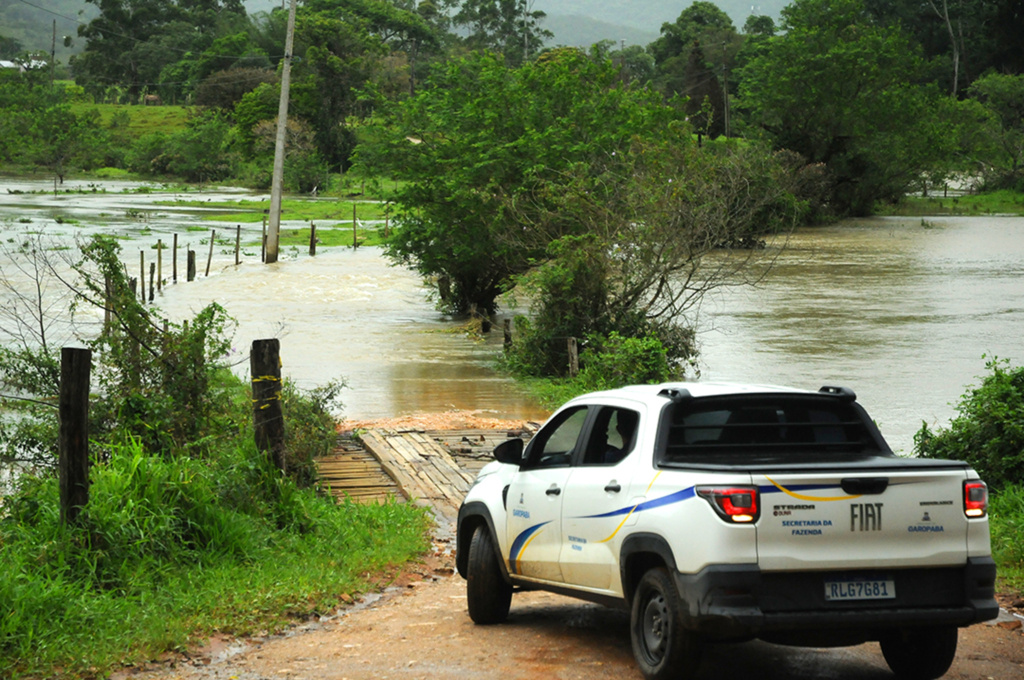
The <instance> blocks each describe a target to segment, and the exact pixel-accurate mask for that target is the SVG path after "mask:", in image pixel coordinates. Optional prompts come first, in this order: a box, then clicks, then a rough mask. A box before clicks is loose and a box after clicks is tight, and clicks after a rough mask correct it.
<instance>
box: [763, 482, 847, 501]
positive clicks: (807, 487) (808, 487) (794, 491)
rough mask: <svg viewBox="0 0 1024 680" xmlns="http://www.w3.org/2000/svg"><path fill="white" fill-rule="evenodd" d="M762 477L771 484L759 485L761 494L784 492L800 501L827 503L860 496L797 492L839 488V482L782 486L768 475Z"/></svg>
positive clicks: (840, 486)
mask: <svg viewBox="0 0 1024 680" xmlns="http://www.w3.org/2000/svg"><path fill="white" fill-rule="evenodd" d="M764 478H765V479H767V480H768V481H769V482H771V483H772V485H771V486H759V487H758V488H757V490H758V491H760V492H761V494H762V495H764V494H769V493H784V494H786V495H787V496H791V497H792V498H796V499H797V500H801V501H814V502H818V503H828V502H831V501H848V500H853V499H854V498H860V494H856V495H847V496H808V495H805V494H802V493H798V492H800V491H820V490H822V489H841V488H843V487H842V485H841V484H794V485H792V486H788V487H786V486H782V485H781V484H779V483H778V482H776V481H775V480H774V479H772V478H771V477H769V476H768V475H765V476H764Z"/></svg>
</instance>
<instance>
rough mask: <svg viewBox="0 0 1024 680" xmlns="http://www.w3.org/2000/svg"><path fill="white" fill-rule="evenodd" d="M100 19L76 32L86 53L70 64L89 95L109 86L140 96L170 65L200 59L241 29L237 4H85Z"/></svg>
mask: <svg viewBox="0 0 1024 680" xmlns="http://www.w3.org/2000/svg"><path fill="white" fill-rule="evenodd" d="M87 1H88V2H90V3H91V4H94V5H96V7H97V8H98V9H99V10H100V15H99V16H98V17H97V18H95V19H93V20H92V21H90V22H89V23H88V24H86V25H83V26H80V27H79V29H78V34H79V36H81V37H83V38H85V39H86V43H85V50H84V51H83V52H82V53H81V54H80V55H77V56H76V58H75V59H74V61H73V62H72V67H73V69H74V72H75V77H76V80H77V81H78V82H79V84H82V85H84V86H85V87H86V88H87V89H88V90H90V91H91V92H93V93H97V94H98V93H101V92H103V90H104V89H105V88H106V87H107V86H109V85H110V84H112V83H118V84H121V85H123V86H125V87H127V88H128V89H129V90H130V92H131V93H132V95H134V96H138V95H139V94H140V93H141V92H142V90H143V88H146V87H155V86H156V85H157V84H158V83H160V82H165V83H166V82H167V81H166V80H161V73H162V72H163V71H164V69H165V68H167V67H168V66H169V65H172V64H175V63H177V62H180V61H181V60H183V59H185V58H189V57H192V56H194V55H196V54H201V53H202V52H203V51H204V50H205V49H207V48H208V47H210V45H211V44H212V43H213V41H214V39H215V38H217V37H218V35H221V34H223V33H232V32H235V31H234V30H233V29H235V28H237V27H238V26H239V25H244V23H245V9H244V7H243V6H242V3H241V1H240V0H87Z"/></svg>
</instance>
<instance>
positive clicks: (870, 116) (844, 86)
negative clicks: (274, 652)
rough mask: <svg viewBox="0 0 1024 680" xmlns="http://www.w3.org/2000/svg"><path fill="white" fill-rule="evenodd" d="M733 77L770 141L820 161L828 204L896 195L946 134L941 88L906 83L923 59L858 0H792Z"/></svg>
mask: <svg viewBox="0 0 1024 680" xmlns="http://www.w3.org/2000/svg"><path fill="white" fill-rule="evenodd" d="M782 14H783V28H784V30H785V33H784V34H783V35H779V36H776V37H774V38H770V39H769V40H768V41H767V42H766V43H765V45H764V47H763V51H761V52H760V53H759V54H758V55H757V56H756V57H754V58H753V59H751V61H750V62H749V64H748V65H747V66H746V67H745V68H744V69H743V71H742V73H741V74H740V76H741V78H742V82H741V86H740V88H741V89H740V92H741V98H742V104H743V106H744V107H745V108H746V109H747V110H748V112H749V118H750V122H751V123H752V124H754V125H757V126H759V127H760V128H761V129H762V130H763V131H764V132H765V133H767V135H768V137H769V138H770V139H771V140H772V142H773V143H774V144H775V146H776V147H777V148H783V149H790V150H792V151H796V152H798V153H800V154H801V155H803V156H804V157H805V158H806V159H807V160H808V162H810V163H812V164H813V163H823V164H825V166H826V167H827V169H828V173H829V178H830V183H831V191H830V194H831V204H832V209H833V210H834V211H835V212H837V213H839V214H855V215H865V214H869V213H870V212H871V211H872V210H873V207H874V203H875V201H879V200H892V201H895V200H899V199H900V197H902V195H903V194H904V193H905V192H906V191H907V189H908V187H910V186H911V185H913V184H915V183H917V182H918V181H919V179H920V176H921V174H922V173H923V172H924V171H926V170H928V169H929V168H930V166H932V165H933V164H934V163H936V162H937V161H938V160H940V159H942V158H944V157H947V156H950V155H952V150H951V144H952V140H951V139H950V138H949V136H948V135H946V134H945V131H944V130H943V129H942V125H941V124H940V120H939V119H938V118H937V115H936V111H937V109H938V106H937V104H936V102H937V101H938V99H939V95H938V93H937V92H936V91H934V90H933V89H928V88H926V87H922V86H918V85H914V84H912V83H913V82H914V79H915V78H916V77H917V76H918V75H919V74H920V72H921V61H920V59H919V58H918V56H917V55H916V53H915V50H914V48H913V46H912V44H911V43H910V42H909V41H908V40H907V38H906V37H905V36H904V35H903V34H902V33H901V32H900V31H899V30H898V28H892V27H885V26H877V25H875V24H873V23H872V22H871V21H870V20H869V19H867V18H866V15H865V13H864V8H863V4H862V2H861V0H797V1H796V2H794V3H793V4H792V5H790V6H788V7H787V8H785V9H784V10H783V13H782Z"/></svg>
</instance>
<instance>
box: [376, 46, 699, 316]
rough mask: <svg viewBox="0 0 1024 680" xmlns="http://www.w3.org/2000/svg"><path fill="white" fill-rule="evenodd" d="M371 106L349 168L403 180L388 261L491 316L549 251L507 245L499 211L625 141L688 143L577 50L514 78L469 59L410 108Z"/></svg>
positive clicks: (661, 107) (513, 227)
mask: <svg viewBox="0 0 1024 680" xmlns="http://www.w3.org/2000/svg"><path fill="white" fill-rule="evenodd" d="M380 107H381V108H380V115H381V122H380V123H378V124H375V125H373V126H370V127H369V128H368V130H367V134H366V141H365V142H364V143H363V144H361V145H360V147H359V149H358V153H357V158H358V161H359V162H360V163H361V164H362V165H363V166H365V167H366V168H367V170H368V171H369V172H370V173H379V174H383V175H386V176H388V177H393V178H395V179H400V180H406V183H405V184H403V185H401V186H400V187H399V188H398V189H397V190H396V192H395V194H394V196H393V200H394V201H395V203H396V205H397V208H398V217H397V219H396V222H397V223H398V224H399V225H400V226H399V227H398V228H397V229H396V230H395V232H394V236H393V238H392V239H391V241H390V243H389V244H388V253H389V255H390V256H391V257H392V258H393V259H394V260H395V261H397V262H404V263H408V264H410V265H412V266H413V267H415V268H416V269H417V271H419V272H420V273H421V274H422V275H423V276H424V277H425V278H427V279H429V280H432V281H434V282H435V283H436V285H437V286H438V293H439V296H440V298H441V300H440V301H441V304H442V305H443V306H444V307H445V308H447V309H451V310H455V311H466V310H468V309H469V308H470V306H471V305H476V306H477V307H478V308H479V309H480V310H487V311H491V310H493V309H494V308H495V301H496V298H497V296H498V295H499V294H500V293H501V292H502V291H503V290H504V287H505V286H506V285H507V282H508V279H509V277H510V276H512V275H513V274H517V273H522V272H523V271H525V270H526V269H527V268H528V267H529V262H530V259H531V258H535V257H542V256H543V254H544V249H545V248H546V246H547V242H538V243H535V244H533V245H531V246H530V247H529V248H521V247H518V246H516V247H513V246H511V245H509V244H508V243H507V240H506V236H507V234H508V233H510V232H514V231H517V230H522V228H523V227H522V223H521V221H520V219H519V216H518V215H515V214H512V212H511V211H510V210H509V209H507V207H506V206H508V205H509V204H510V203H512V204H517V205H520V206H529V205H531V204H532V203H533V202H534V201H539V202H540V203H543V202H544V201H545V200H546V197H545V196H544V195H541V194H536V193H535V191H534V189H535V187H536V186H537V184H538V183H539V182H540V181H542V180H544V179H552V180H554V179H555V178H558V177H560V176H562V175H563V174H564V172H565V171H566V170H567V169H569V168H571V167H573V165H574V164H577V163H580V162H584V161H587V160H589V159H593V158H596V157H600V158H609V159H613V160H614V159H615V158H617V157H621V156H617V154H620V153H621V152H622V151H623V150H624V149H626V148H628V147H629V145H630V143H631V140H632V139H633V137H634V136H638V135H639V136H642V137H645V138H650V139H662V138H671V139H679V136H680V135H681V134H682V133H680V130H685V131H686V133H687V134H688V129H686V127H685V125H682V123H681V121H680V120H679V118H680V114H679V113H678V110H676V109H674V108H672V107H670V106H667V105H665V104H664V103H663V102H662V98H661V96H660V95H659V94H657V93H655V92H651V91H648V90H644V89H640V88H631V87H628V86H625V85H623V84H622V82H621V80H620V78H619V74H618V69H617V68H616V67H615V66H614V64H612V63H611V62H610V61H602V62H594V61H592V60H590V59H588V58H587V56H586V55H585V54H583V53H582V52H579V51H578V50H574V49H564V50H560V51H556V52H548V53H545V55H543V59H542V60H540V61H538V62H531V63H528V64H526V65H524V66H523V67H521V68H519V69H515V70H511V69H508V68H506V67H505V65H504V60H503V59H502V58H501V57H500V56H496V55H494V54H489V53H477V54H471V55H469V56H467V57H464V58H462V59H457V60H453V61H451V62H449V63H448V64H446V65H445V66H444V67H443V68H440V69H438V70H437V71H436V72H435V73H434V75H433V77H432V78H431V80H430V85H429V87H428V88H426V89H424V90H423V91H421V92H419V93H418V94H417V95H416V96H415V97H413V98H411V99H409V100H406V101H405V102H402V103H401V104H399V105H388V104H387V103H386V102H381V103H380Z"/></svg>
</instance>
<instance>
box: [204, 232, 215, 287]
mask: <svg viewBox="0 0 1024 680" xmlns="http://www.w3.org/2000/svg"><path fill="white" fill-rule="evenodd" d="M216 240H217V230H216V229H211V230H210V254H209V255H207V256H206V275H207V276H209V275H210V262H212V261H213V242H214V241H216Z"/></svg>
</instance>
